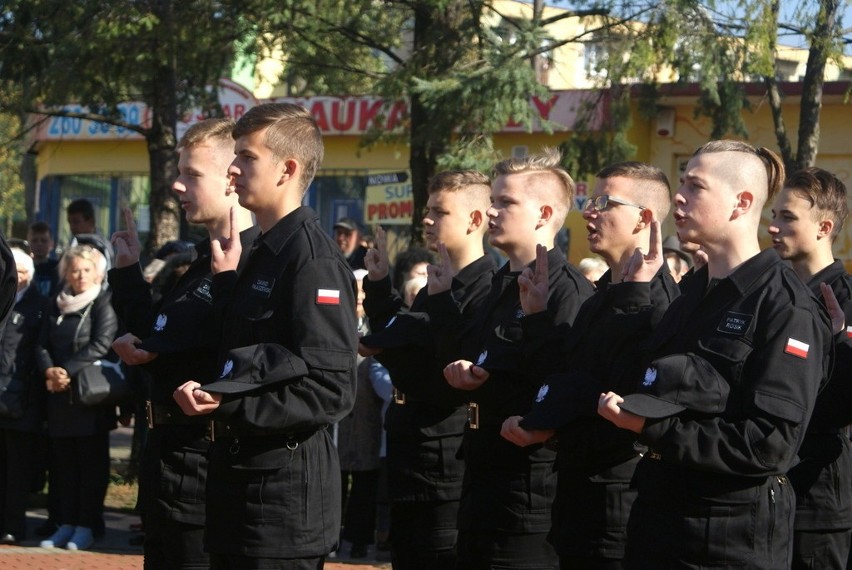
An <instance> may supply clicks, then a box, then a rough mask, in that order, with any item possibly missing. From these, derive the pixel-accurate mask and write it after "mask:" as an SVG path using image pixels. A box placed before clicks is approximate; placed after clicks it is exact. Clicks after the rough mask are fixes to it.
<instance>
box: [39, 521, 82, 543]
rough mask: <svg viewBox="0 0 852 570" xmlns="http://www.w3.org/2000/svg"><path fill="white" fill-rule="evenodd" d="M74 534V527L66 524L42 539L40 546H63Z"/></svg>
mask: <svg viewBox="0 0 852 570" xmlns="http://www.w3.org/2000/svg"><path fill="white" fill-rule="evenodd" d="M73 535H74V527H73V526H71V525H70V524H64V525H62V526H60V527H59V529H57V531H56V532H54V533H53V534H52V535H50V537H49V538H46V539H45V540H42V541H41V543H40V544H39V546H41V547H42V548H62V547H63V546H65V545H66V544H67V543H68V541H69V540H70V539H71V537H72V536H73Z"/></svg>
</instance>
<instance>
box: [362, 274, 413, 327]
mask: <svg viewBox="0 0 852 570" xmlns="http://www.w3.org/2000/svg"><path fill="white" fill-rule="evenodd" d="M363 286H364V311H365V312H366V313H367V318H369V319H370V330H373V331H379V330H381V329H383V328H385V326H387V323H388V321H390V320H391V318H393V316H394V315H395V314H396V313H397V312H398V311H400V310H401V309H402V308H403V300H402V297H401V296H400V295H399V293H398V292H397V291H396V289H394V288H393V286H392V285H391V280H390V277H387V276H386V277H385V278H384V279H380V280H378V281H370V279H369V277H365V278H364V281H363Z"/></svg>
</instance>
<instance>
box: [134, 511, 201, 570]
mask: <svg viewBox="0 0 852 570" xmlns="http://www.w3.org/2000/svg"><path fill="white" fill-rule="evenodd" d="M144 568H145V570H207V569H208V568H210V557H209V556H208V555H207V553H206V552H204V527H203V526H202V525H194V524H187V523H183V522H178V521H173V520H166V519H154V518H152V517H146V518H145V565H144Z"/></svg>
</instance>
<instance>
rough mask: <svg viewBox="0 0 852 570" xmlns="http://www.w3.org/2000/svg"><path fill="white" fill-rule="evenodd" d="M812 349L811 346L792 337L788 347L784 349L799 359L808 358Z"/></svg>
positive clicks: (788, 341) (788, 340) (789, 339)
mask: <svg viewBox="0 0 852 570" xmlns="http://www.w3.org/2000/svg"><path fill="white" fill-rule="evenodd" d="M810 347H811V345H809V344H807V343H804V342H802V341H800V340H796V339H794V338H793V337H790V338H788V339H787V346H786V347H785V348H784V352H786V353H787V354H792V355H793V356H798V357H799V358H807V357H808V349H810Z"/></svg>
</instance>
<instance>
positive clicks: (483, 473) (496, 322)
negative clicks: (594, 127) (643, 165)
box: [430, 149, 593, 570]
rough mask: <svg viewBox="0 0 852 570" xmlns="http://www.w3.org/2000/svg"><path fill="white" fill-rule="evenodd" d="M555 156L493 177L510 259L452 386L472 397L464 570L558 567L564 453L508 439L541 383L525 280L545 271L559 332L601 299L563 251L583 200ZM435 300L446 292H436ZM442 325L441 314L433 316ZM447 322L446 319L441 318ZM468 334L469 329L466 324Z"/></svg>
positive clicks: (510, 163) (465, 339)
mask: <svg viewBox="0 0 852 570" xmlns="http://www.w3.org/2000/svg"><path fill="white" fill-rule="evenodd" d="M560 158H561V157H560V156H559V153H558V152H557V151H556V150H554V149H546V150H545V151H544V152H542V153H541V154H537V155H531V156H528V157H526V158H516V159H508V160H505V161H502V162H500V163H498V164H497V165H496V166H495V167H494V170H493V176H492V180H493V182H492V185H491V207H490V208H488V210H487V211H486V214H487V216H488V241H489V243H490V244H491V245H492V246H494V247H497V248H499V249H500V250H501V251H503V253H504V254H505V255H506V257H508V262H507V263H506V265H504V266H503V267H502V268H501V269H499V270H498V271H497V274H496V275H495V276H494V279H493V280H492V283H491V290H490V291H489V293H488V296H487V297H486V299H485V300H484V301H483V303H482V305H481V306H480V308H479V310H478V311H477V312H476V314H475V315H474V316H473V318H472V322H471V323H470V325H469V326H466V327H465V328H463V329H462V330H463V332H462V334H461V335H460V339H461V340H460V342H459V346H458V347H457V348H456V354H457V355H458V356H457V358H460V359H459V360H456V361H454V362H452V363H451V364H449V365H447V367H446V368H445V369H444V376H445V377H446V379H447V382H449V384H450V385H451V386H453V387H454V388H456V389H457V390H459V391H460V392H462V393H466V394H465V397H466V398H467V399H468V402H469V406H470V411H469V422H468V428H467V430H466V431H465V434H464V440H463V447H462V451H463V456H464V460H465V479H464V486H463V489H462V497H461V505H460V510H459V560H458V566H457V567H458V568H470V569H477V570H478V569H485V568H518V569H520V568H524V569H529V568H542V569H543V568H557V567H558V556H557V554H556V552H555V551H554V549H553V547H552V546H551V545H550V544H548V542H547V540H546V538H547V532H548V530H549V529H550V506H551V502H552V497H553V494H554V492H555V486H556V476H555V473H554V472H553V462H554V459H555V453H554V451H553V450H552V449H549V448H547V447H545V446H544V445H542V444H540V443H539V444H534V445H530V446H528V447H523V448H522V447H518V446H516V445H514V444H512V443H510V442H508V441H506V440H505V439H503V438H502V437H500V428H501V426H502V424H503V421H504V420H505V419H506V418H507V417H509V416H514V415H519V414H523V413H525V412H526V411H527V409H528V408H529V403H530V402H531V401H532V400H533V398H535V395H536V391H537V390H538V389H539V386H540V384H541V380H540V378H538V377H537V376H536V375H535V370H534V367H533V366H532V362H531V360H530V359H529V358H528V355H527V352H526V349H527V346H526V345H525V343H524V339H523V333H522V331H523V327H524V321H525V320H526V316H525V313H524V309H523V307H522V305H521V291H522V289H521V287H522V284H521V282H520V281H519V277H520V275H521V273H522V272H523V271H524V270H525V269H527V268H529V267H530V266H531V265H532V264H533V263H536V265H537V267H539V268H543V267H545V264H546V270H545V272H546V275H547V279H548V283H549V288H548V291H547V293H546V294H545V297H546V306H547V309H546V310H545V311H544V313H545V315H546V318H548V319H549V320H550V321H551V322H552V323H554V325H559V324H562V323H572V322H573V321H574V318H575V317H576V315H577V311H578V310H579V308H580V305H581V304H582V303H583V301H585V300H586V299H587V298H588V297H590V296H591V294H592V291H593V290H592V286H591V284H590V283H589V281H588V280H587V279H586V278H585V277H584V276H583V275H582V274H581V273H580V272H579V271H578V270H577V269H575V268H574V267H572V266H571V265H569V264H568V262H567V260H566V258H565V254H564V253H563V252H562V251H560V250H558V249H556V248H555V247H554V243H555V237H556V233H557V232H558V231H559V229H560V228H561V227H562V225H563V223H564V222H565V217H566V216H567V214H568V211H569V209H570V208H571V203H572V202H573V198H574V182H573V180H572V179H571V177H570V176H569V175H568V173H567V172H566V171H565V170H563V169H562V167H561V166H560ZM430 292H432V293H437V291H435V288H434V287H432V286H431V285H430ZM430 314H432V315H433V317H436V316H437V312H436V311H430ZM441 318H443V316H442V317H441ZM462 326H464V325H462Z"/></svg>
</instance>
